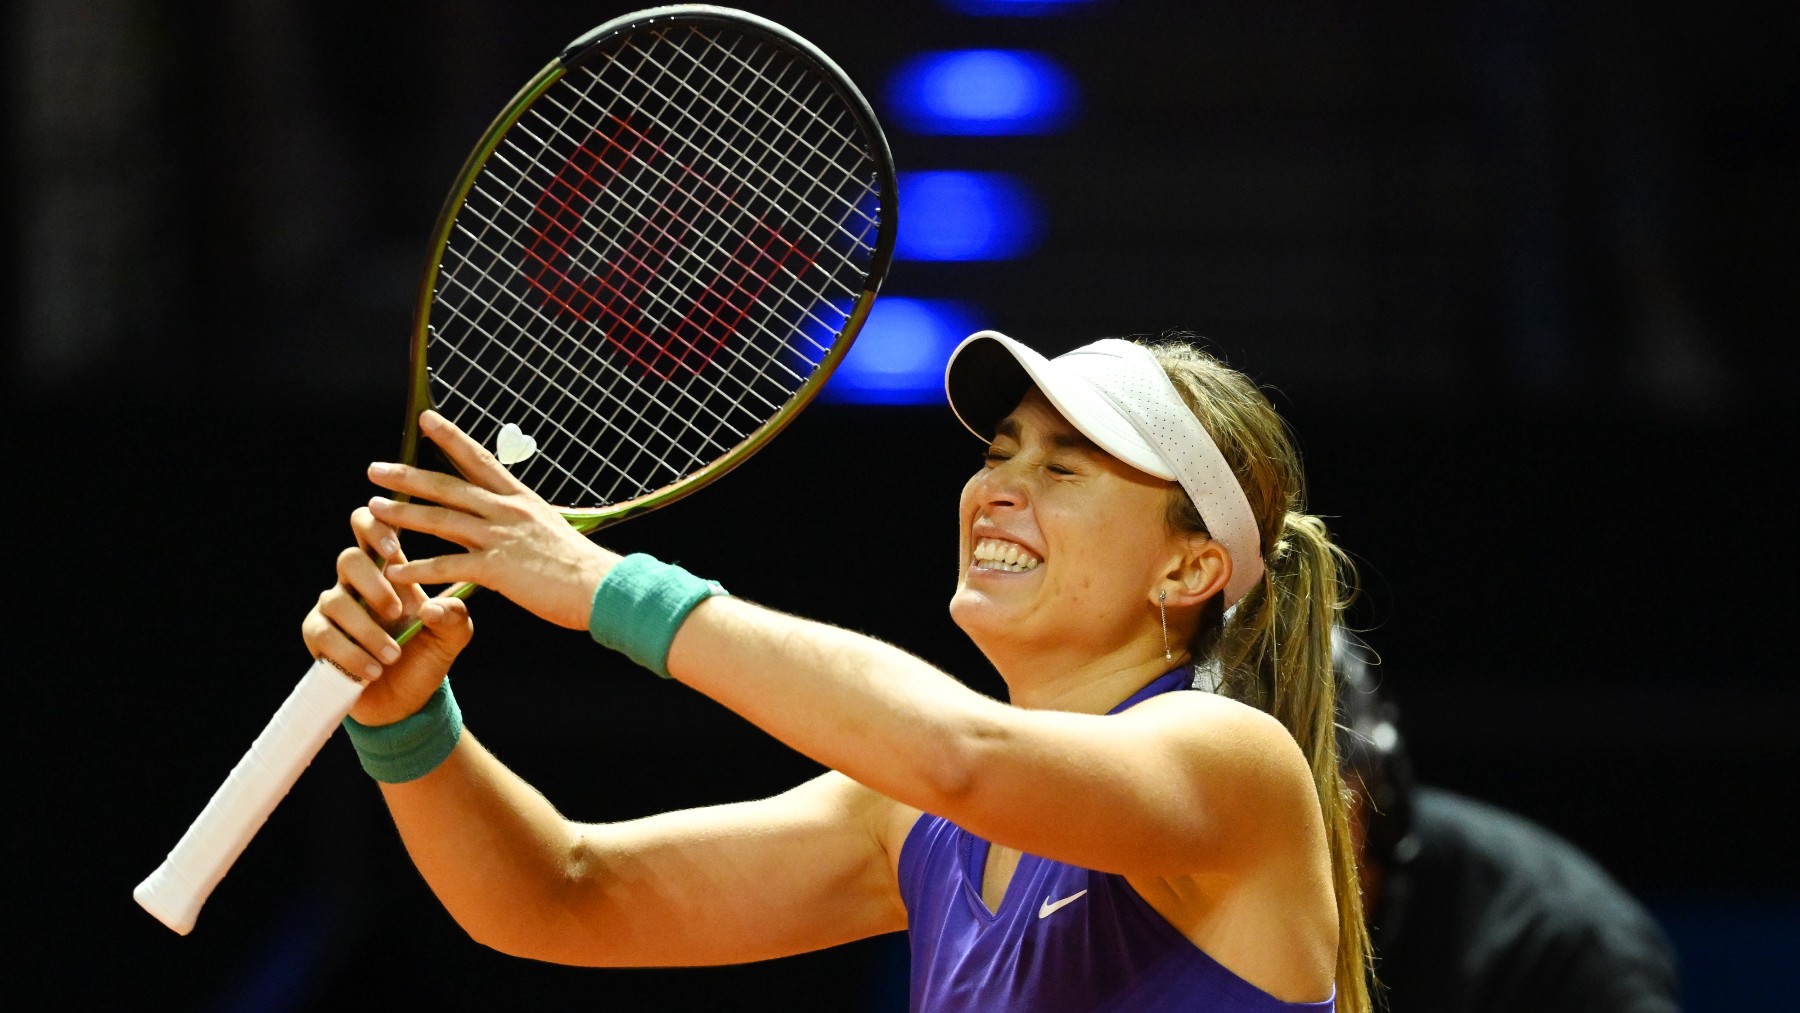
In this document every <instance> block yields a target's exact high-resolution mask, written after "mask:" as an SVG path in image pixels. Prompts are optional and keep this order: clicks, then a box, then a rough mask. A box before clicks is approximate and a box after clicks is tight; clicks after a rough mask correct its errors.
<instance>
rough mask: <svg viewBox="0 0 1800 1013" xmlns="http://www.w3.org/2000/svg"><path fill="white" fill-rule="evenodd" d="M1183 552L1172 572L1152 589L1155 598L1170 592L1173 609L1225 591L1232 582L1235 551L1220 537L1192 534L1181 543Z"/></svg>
mask: <svg viewBox="0 0 1800 1013" xmlns="http://www.w3.org/2000/svg"><path fill="white" fill-rule="evenodd" d="M1181 550H1182V551H1181V554H1180V555H1179V556H1178V557H1177V558H1176V559H1175V561H1174V565H1173V566H1171V567H1170V568H1169V572H1168V573H1166V574H1164V576H1163V579H1162V580H1160V581H1158V582H1157V584H1156V587H1154V588H1153V589H1151V600H1153V601H1154V600H1155V599H1156V596H1157V595H1159V594H1166V595H1167V596H1168V597H1167V599H1166V600H1165V601H1164V604H1166V605H1167V606H1168V607H1169V608H1175V609H1179V608H1192V607H1195V606H1198V605H1199V604H1200V603H1202V602H1204V601H1206V600H1207V599H1208V598H1211V597H1212V596H1213V595H1216V594H1224V593H1225V585H1226V584H1228V583H1230V582H1231V553H1229V552H1227V551H1225V546H1223V545H1220V544H1219V542H1218V541H1217V540H1216V539H1213V538H1209V537H1207V536H1206V535H1200V534H1195V535H1189V536H1187V537H1186V538H1185V539H1184V540H1183V541H1182V543H1181Z"/></svg>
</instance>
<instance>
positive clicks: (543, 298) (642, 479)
mask: <svg viewBox="0 0 1800 1013" xmlns="http://www.w3.org/2000/svg"><path fill="white" fill-rule="evenodd" d="M875 164H876V163H875V159H874V156H873V155H872V154H871V153H870V147H869V143H868V141H867V140H866V138H865V137H864V135H863V133H862V129H861V127H860V126H859V121H858V120H857V119H856V118H855V117H854V116H853V115H851V114H850V113H849V111H848V109H847V108H846V107H845V106H844V105H843V103H842V100H841V99H839V98H838V96H837V93H836V91H835V90H834V88H833V87H832V86H831V85H830V83H829V82H828V81H827V80H826V79H825V78H824V77H823V75H822V74H821V73H820V72H819V71H818V70H817V69H816V68H815V67H813V66H812V65H811V64H809V63H803V62H801V61H798V60H796V59H794V58H793V57H792V56H791V55H790V54H789V53H788V52H787V51H786V50H785V49H782V48H780V47H777V46H774V45H771V44H768V43H765V42H763V41H762V40H760V39H759V38H754V37H750V36H746V35H741V34H737V33H734V32H730V31H723V30H717V29H713V28H707V29H700V28H693V27H683V28H676V29H671V30H669V31H659V32H642V33H639V34H638V35H636V36H633V37H631V38H629V39H627V40H626V43H625V45H624V46H623V47H622V49H621V50H620V51H619V52H618V53H616V54H614V55H612V56H611V57H610V58H609V59H605V60H602V61H591V62H590V63H588V64H586V65H583V66H579V67H577V68H575V69H573V70H571V71H570V72H569V73H568V74H567V75H566V76H565V77H564V78H563V79H562V80H561V81H558V82H556V83H555V84H553V85H551V86H550V87H549V88H548V89H547V90H545V91H544V92H543V94H542V95H541V96H539V97H538V99H537V100H536V101H534V102H533V103H532V104H531V106H530V107H529V108H528V109H526V110H525V111H524V113H523V114H522V115H521V116H520V117H519V118H518V120H517V122H516V123H515V124H514V125H513V126H512V127H511V128H510V129H509V130H508V131H507V133H506V135H505V137H504V138H502V140H501V142H500V144H499V145H498V146H497V147H496V148H495V150H494V152H493V154H492V155H491V156H490V157H489V159H488V161H487V164H486V165H484V166H483V167H482V169H481V171H480V172H479V174H478V175H477V177H476V179H475V180H474V182H473V184H472V186H471V187H470V190H469V194H468V197H467V198H466V199H465V201H464V205H463V207H462V208H461V209H460V210H459V211H458V212H457V214H456V217H455V221H454V222H453V225H452V229H451V234H450V240H449V243H448V245H447V246H446V248H445V250H444V256H443V261H442V264H441V266H440V269H439V278H438V290H437V293H436V295H435V303H434V306H433V309H432V317H431V327H432V332H431V337H430V339H429V341H428V343H427V359H428V364H429V365H430V367H431V378H432V387H433V395H434V400H435V401H436V402H437V404H438V407H439V408H440V410H443V411H445V412H446V414H448V415H449V416H450V417H451V418H452V419H453V420H455V421H457V422H458V423H459V424H460V425H463V426H464V427H465V428H467V429H469V430H470V431H472V432H474V433H475V434H476V436H477V438H487V439H491V438H492V436H493V434H494V433H495V432H496V431H497V430H498V428H499V426H500V425H502V424H504V423H507V422H513V423H515V424H518V425H519V426H520V427H521V428H522V429H523V430H525V431H526V432H527V433H529V434H532V435H533V436H534V438H535V439H537V441H538V445H539V447H540V452H539V453H538V454H537V455H536V456H534V457H532V458H530V459H528V460H526V461H523V462H520V463H519V464H516V465H514V468H513V470H514V473H515V474H517V475H518V476H519V477H520V478H521V479H522V480H524V481H525V482H527V484H530V485H531V486H532V487H533V488H534V489H536V490H537V491H538V492H539V493H540V494H542V495H544V496H545V497H546V498H547V499H550V500H551V501H553V502H556V503H559V504H562V505H565V506H569V507H574V508H578V509H580V508H598V507H601V506H606V505H611V504H615V503H619V502H623V501H626V500H630V499H635V498H638V497H641V496H644V495H646V494H648V493H650V492H652V491H654V490H656V489H658V488H660V487H663V486H667V485H669V484H672V483H674V482H677V481H679V480H680V479H682V478H683V477H686V476H688V475H691V474H692V473H694V472H695V471H697V470H699V469H701V468H703V467H705V466H706V465H707V464H709V463H711V462H713V461H715V460H718V459H719V458H721V457H723V456H726V455H728V454H729V453H730V452H731V451H732V449H733V448H734V447H736V446H738V445H739V444H740V443H742V442H743V441H744V440H745V439H746V438H747V437H748V436H749V435H750V434H751V433H753V432H755V431H756V430H757V429H758V428H760V427H761V426H763V425H764V424H766V423H767V422H768V421H769V420H770V419H771V418H772V417H774V416H775V415H777V414H778V413H779V412H780V411H781V409H782V407H783V406H784V405H786V404H787V403H788V402H789V401H790V400H791V399H792V398H793V397H794V395H795V393H796V392H797V391H798V390H799V389H800V388H801V387H802V386H803V385H804V384H805V382H806V380H807V379H808V378H809V377H810V376H811V375H812V373H813V371H814V370H815V369H816V368H817V366H818V365H819V364H820V362H821V361H823V359H824V357H825V355H826V353H828V352H829V350H830V348H831V347H832V343H833V342H834V341H835V340H836V338H837V336H838V334H839V333H840V332H841V331H842V329H843V328H844V326H845V325H846V323H847V321H848V319H849V317H850V315H851V313H852V312H853V311H854V307H855V305H856V302H857V299H858V298H859V297H860V296H861V294H862V292H863V289H864V288H865V287H866V284H867V280H868V277H869V274H870V270H871V266H870V265H871V263H872V261H873V247H874V242H875V236H876V235H877V234H878V232H879V227H880V220H879V217H878V212H879V208H877V207H876V206H875V201H876V200H878V199H879V196H878V193H877V191H876V186H877V182H876V179H875V175H876V169H875ZM656 420H661V421H656Z"/></svg>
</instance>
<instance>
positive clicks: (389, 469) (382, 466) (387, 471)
mask: <svg viewBox="0 0 1800 1013" xmlns="http://www.w3.org/2000/svg"><path fill="white" fill-rule="evenodd" d="M399 470H400V469H399V468H397V467H395V466H394V465H391V464H387V463H385V462H383V461H376V462H375V463H374V464H371V465H369V474H371V475H392V474H393V473H394V472H396V471H399Z"/></svg>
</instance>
